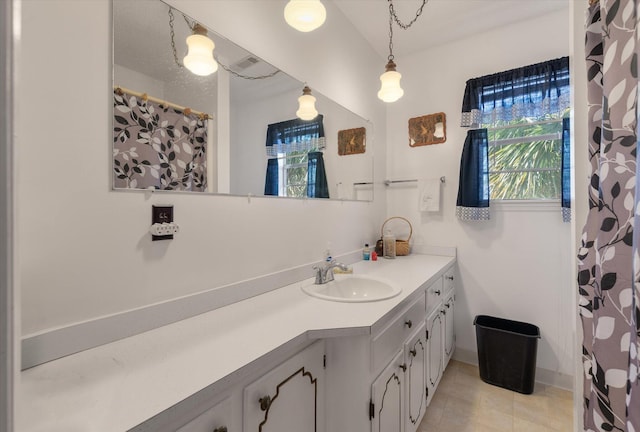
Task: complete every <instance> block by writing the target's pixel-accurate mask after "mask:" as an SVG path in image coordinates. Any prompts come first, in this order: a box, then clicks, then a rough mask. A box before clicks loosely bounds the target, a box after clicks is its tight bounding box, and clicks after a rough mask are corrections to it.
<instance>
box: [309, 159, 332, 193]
mask: <svg viewBox="0 0 640 432" xmlns="http://www.w3.org/2000/svg"><path fill="white" fill-rule="evenodd" d="M307 196H308V197H309V198H329V186H328V185H327V173H326V171H325V169H324V158H323V156H322V152H310V153H309V161H308V169H307Z"/></svg>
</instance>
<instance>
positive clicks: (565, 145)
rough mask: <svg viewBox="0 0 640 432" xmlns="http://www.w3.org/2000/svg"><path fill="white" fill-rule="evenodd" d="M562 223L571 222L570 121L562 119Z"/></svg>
mask: <svg viewBox="0 0 640 432" xmlns="http://www.w3.org/2000/svg"><path fill="white" fill-rule="evenodd" d="M560 176H561V177H560V183H561V195H562V196H561V200H562V221H563V222H571V119H570V118H568V117H567V118H563V119H562V166H561V170H560Z"/></svg>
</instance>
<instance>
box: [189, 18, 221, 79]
mask: <svg viewBox="0 0 640 432" xmlns="http://www.w3.org/2000/svg"><path fill="white" fill-rule="evenodd" d="M187 46H188V47H189V51H188V52H187V55H186V56H185V57H184V59H183V60H182V62H183V63H184V66H185V67H186V68H187V69H189V70H190V71H191V72H193V73H194V74H196V75H200V76H207V75H211V74H212V73H214V72H215V71H217V70H218V63H216V61H215V60H214V59H213V49H214V48H215V44H214V43H213V41H212V40H211V39H209V38H208V37H207V29H205V28H204V27H202V26H201V25H200V24H196V25H195V27H194V29H193V34H192V35H191V36H189V37H187Z"/></svg>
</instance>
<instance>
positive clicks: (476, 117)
mask: <svg viewBox="0 0 640 432" xmlns="http://www.w3.org/2000/svg"><path fill="white" fill-rule="evenodd" d="M570 104H571V99H570V87H569V57H562V58H559V59H555V60H549V61H546V62H543V63H537V64H534V65H530V66H524V67H521V68H517V69H512V70H509V71H505V72H499V73H496V74H493V75H486V76H483V77H480V78H473V79H470V80H469V81H467V86H466V88H465V91H464V99H463V101H462V120H461V125H462V126H463V127H474V128H478V127H480V126H481V125H492V124H495V123H496V122H498V121H505V122H509V121H512V120H517V119H520V118H523V117H534V118H539V117H541V116H543V115H544V114H548V113H562V112H563V111H564V110H566V109H567V108H569V107H570Z"/></svg>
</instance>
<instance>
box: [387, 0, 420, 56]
mask: <svg viewBox="0 0 640 432" xmlns="http://www.w3.org/2000/svg"><path fill="white" fill-rule="evenodd" d="M388 1H389V57H387V59H388V60H391V61H393V59H394V57H393V22H394V21H395V22H396V24H398V27H400V28H401V29H403V30H407V29H408V28H409V27H411V26H412V25H413V23H415V22H416V21H417V20H418V18H419V17H420V15H422V10H423V9H424V6H425V5H426V4H427V2H428V1H429V0H422V5H420V7H419V8H418V10H417V11H416V16H415V17H414V18H413V19H412V20H411V21H409V24H405V23H403V22H402V21H400V18H398V15H397V14H396V9H395V7H394V6H393V0H388Z"/></svg>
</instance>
